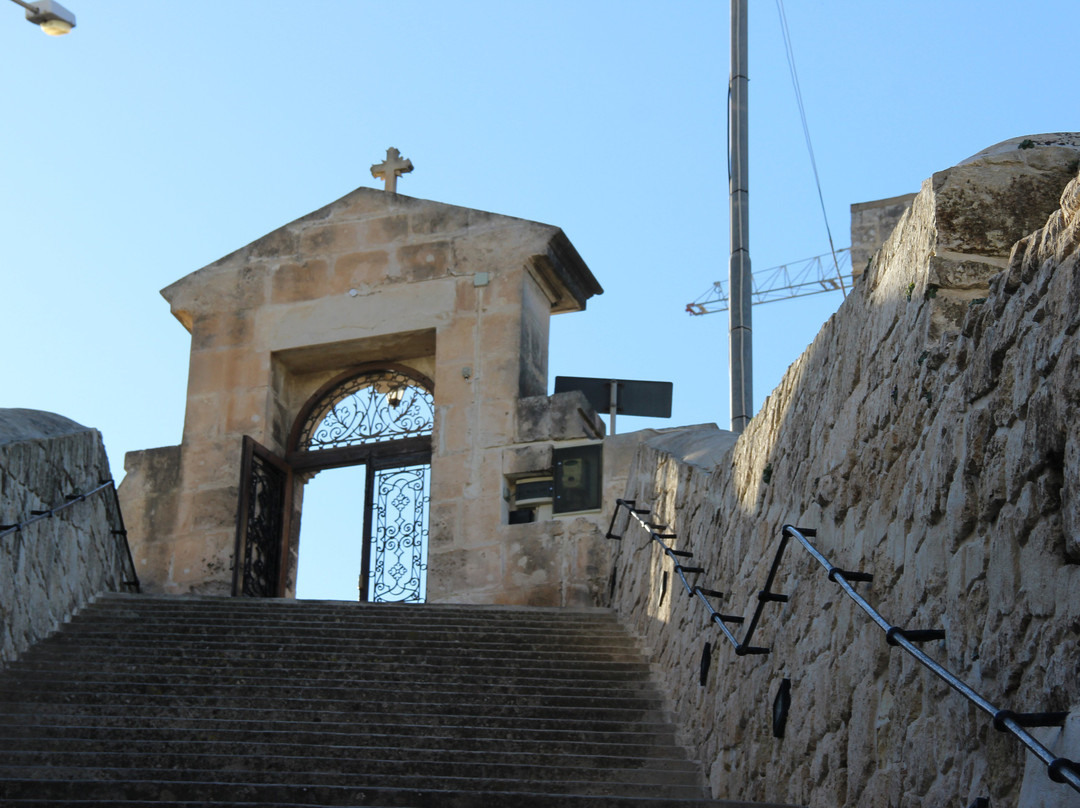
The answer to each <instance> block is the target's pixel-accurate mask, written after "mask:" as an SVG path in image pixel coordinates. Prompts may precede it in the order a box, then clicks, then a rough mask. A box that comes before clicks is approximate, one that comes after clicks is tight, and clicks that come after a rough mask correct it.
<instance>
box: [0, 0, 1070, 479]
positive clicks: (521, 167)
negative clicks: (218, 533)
mask: <svg viewBox="0 0 1080 808" xmlns="http://www.w3.org/2000/svg"><path fill="white" fill-rule="evenodd" d="M66 4H67V5H68V6H69V7H70V8H71V9H72V10H73V11H74V12H75V13H76V15H77V16H78V27H77V28H76V29H75V31H74V32H73V33H71V34H70V35H69V36H66V37H62V38H52V37H47V36H44V35H43V34H41V33H40V32H39V31H38V30H37V29H36V28H34V27H33V26H31V25H30V24H28V23H26V22H25V21H24V20H23V19H22V17H23V12H22V10H21V9H20V8H19V7H18V6H16V5H15V4H13V3H10V2H7V0H0V69H2V70H3V73H4V76H3V94H2V98H3V121H4V125H3V126H2V127H0V245H2V246H0V281H2V282H0V290H2V291H0V300H2V303H3V320H2V322H3V325H4V333H5V335H6V340H5V347H4V349H3V353H2V354H0V406H3V407H32V408H39V409H46V410H52V411H55V412H59V413H62V414H64V415H67V416H68V417H71V418H74V419H75V420H77V421H79V422H81V423H84V424H86V425H89V426H94V427H96V428H98V429H100V430H101V431H102V433H103V435H104V438H105V443H106V446H107V448H108V450H109V452H110V456H111V459H112V464H113V471H114V474H115V475H116V476H118V477H119V476H120V475H122V469H123V455H124V453H125V452H126V451H128V450H132V449H139V448H148V447H153V446H161V445H169V444H175V443H177V442H179V439H180V435H181V429H182V425H183V408H184V395H185V386H186V375H187V352H188V335H187V333H186V332H185V331H184V329H183V328H182V327H181V326H180V324H179V323H178V322H176V321H175V320H174V319H173V318H172V316H171V315H170V314H169V310H168V306H167V304H166V303H165V301H164V300H163V299H162V298H161V297H160V295H159V293H158V290H160V289H161V288H163V287H165V286H166V285H168V284H169V283H171V282H173V281H174V280H176V279H178V278H180V277H182V276H183V275H185V274H187V273H189V272H192V271H194V270H196V269H198V268H199V267H202V266H204V265H206V264H208V263H210V262H212V261H214V260H215V259H217V258H219V257H221V256H222V255H225V254H227V253H229V252H231V251H232V250H234V249H236V248H238V247H240V246H242V245H244V244H246V243H248V242H250V241H252V240H253V239H255V238H258V237H259V236H261V235H263V234H265V233H267V232H269V231H271V230H273V229H275V228H277V227H278V226H280V225H282V224H284V223H286V222H288V221H291V220H292V219H295V218H297V217H299V216H301V215H303V214H305V213H307V212H309V211H311V210H314V209H316V208H319V207H321V206H322V205H324V204H326V203H328V202H330V201H332V200H334V199H337V198H338V197H340V196H342V195H343V194H346V193H348V192H349V191H351V190H352V189H354V188H356V187H359V186H372V187H374V186H376V181H375V180H373V179H372V177H371V176H370V173H369V170H368V169H369V166H370V165H371V164H372V163H374V162H378V161H379V160H381V159H382V157H383V155H384V154H385V151H386V148H387V147H388V146H396V147H398V148H399V149H400V150H401V152H402V154H403V155H404V156H405V157H408V158H410V159H411V160H412V161H413V163H414V165H415V166H416V170H415V171H414V173H412V174H410V175H408V176H406V177H404V178H403V179H402V180H401V182H400V184H399V191H400V192H402V193H404V194H408V195H410V196H416V197H420V198H425V199H433V200H437V201H440V202H446V203H451V204H456V205H463V206H468V207H474V208H480V209H483V210H490V211H495V212H497V213H502V214H507V215H511V216H518V217H522V218H527V219H534V220H538V221H541V222H546V223H550V224H555V225H558V226H560V227H562V228H563V229H564V230H565V232H566V233H567V235H568V236H569V238H570V239H571V241H573V243H574V244H575V245H576V247H577V248H578V251H579V252H580V253H581V255H582V256H583V258H584V259H585V261H586V262H587V263H588V264H589V266H590V267H591V268H592V270H593V272H594V274H595V275H596V276H597V278H598V279H599V280H600V282H601V284H602V285H603V286H604V288H605V290H606V291H605V294H604V295H603V296H601V297H599V298H595V299H594V300H593V301H591V302H590V304H589V308H588V310H587V311H586V312H584V313H580V314H572V315H560V316H558V317H556V318H555V319H554V321H553V326H552V343H551V361H550V368H551V373H552V377H554V375H555V374H559V375H580V376H616V377H621V378H641V379H661V380H667V381H672V382H674V384H675V401H674V415H673V418H672V419H671V421H656V420H649V421H644V420H642V421H638V420H637V419H630V418H625V419H620V423H619V428H620V431H625V430H628V429H631V428H636V427H639V426H646V425H655V426H667V425H676V424H684V423H698V422H705V421H714V422H716V423H718V424H720V425H721V426H726V425H727V423H728V418H729V416H728V389H727V380H726V374H727V337H726V329H727V319H726V317H727V315H726V314H718V315H711V316H707V317H690V316H688V315H687V314H686V313H685V312H684V306H685V304H686V303H687V302H689V301H691V300H693V299H695V298H697V297H698V296H699V295H700V294H701V293H702V292H703V291H705V290H706V289H707V288H708V287H709V285H710V284H711V282H712V281H714V280H716V279H719V278H724V277H726V274H727V256H728V235H727V211H726V205H727V170H726V159H727V158H726V122H725V99H726V87H727V78H728V5H727V3H726V2H695V1H692V0H668V2H663V3H660V2H641V1H640V0H620V1H619V2H611V1H609V0H576V2H564V1H562V0H548V1H547V2H543V3H540V2H530V1H529V0H520V1H519V2H512V3H508V2H475V1H474V0H458V2H455V3H445V2H416V1H410V0H399V1H398V2H393V3H388V2H379V3H375V2H365V1H364V0H353V1H352V2H347V1H346V0H325V2H321V3H318V4H315V3H303V2H297V1H296V0H294V1H293V2H279V1H277V0H261V2H255V0H236V1H235V2H231V3H219V2H207V1H206V0H189V2H184V3H133V2H131V0H127V2H120V0H68V2H67V3H66ZM751 6H752V8H751V16H750V31H751V34H750V104H751V112H750V138H751V141H750V143H751V145H750V155H751V156H750V160H751V165H750V183H751V185H750V188H751V191H750V199H751V256H752V260H753V264H754V267H755V268H758V269H762V268H766V267H771V266H774V265H776V264H780V263H784V262H788V261H791V260H794V259H799V258H803V257H806V256H811V255H815V254H819V253H823V252H826V251H827V249H828V242H827V240H826V236H825V230H824V226H823V224H822V216H821V211H820V208H819V205H818V200H817V195H816V191H815V189H814V186H813V177H812V174H811V170H810V164H809V160H808V157H807V153H806V147H805V144H804V142H803V137H802V131H801V126H800V123H799V118H798V114H797V108H796V104H795V97H794V93H793V91H792V87H791V80H790V77H789V74H788V67H787V62H786V60H785V57H784V51H783V43H782V39H781V33H780V26H779V22H778V14H777V8H776V5H775V3H770V2H760V3H759V2H755V3H751ZM786 10H787V17H788V23H789V28H790V31H791V35H792V42H793V47H794V51H795V56H796V60H797V65H798V68H799V78H800V83H801V86H802V90H803V94H804V103H805V106H806V110H807V115H808V119H809V126H810V130H811V134H812V136H813V139H814V146H815V151H816V155H817V163H818V168H819V171H820V174H821V180H822V186H823V193H824V198H825V202H826V206H827V211H828V216H829V220H830V224H831V226H832V230H833V234H834V237H835V240H836V243H837V246H838V247H840V246H847V244H848V241H849V238H848V228H849V217H848V207H849V205H850V204H851V203H854V202H862V201H867V200H872V199H879V198H883V197H889V196H895V195H898V194H903V193H907V192H909V191H915V190H917V189H918V187H919V184H920V182H921V181H922V180H923V179H925V178H926V177H928V176H930V174H932V173H933V172H934V171H936V170H940V169H943V168H946V167H948V166H950V165H953V164H955V163H956V162H958V161H960V160H962V159H963V158H965V157H967V156H969V155H971V154H973V153H975V152H977V151H979V150H981V149H982V148H984V147H986V146H989V145H991V144H993V143H996V142H998V141H1001V140H1004V139H1007V138H1010V137H1014V136H1018V135H1024V134H1030V133H1038V132H1048V131H1067V130H1076V129H1080V124H1078V121H1077V109H1078V104H1077V96H1076V90H1075V81H1074V80H1073V75H1072V74H1073V72H1074V71H1073V70H1072V69H1071V67H1070V65H1071V64H1072V61H1073V55H1074V46H1075V31H1076V28H1077V22H1078V19H1080V11H1078V10H1077V6H1076V4H1075V0H1068V1H1067V2H1066V0H1060V1H1059V0H1034V1H1033V2H1031V3H1028V4H1027V5H1026V6H1025V7H1024V9H1023V10H1020V8H1019V7H1018V6H1017V5H1016V4H1015V3H1008V4H1007V3H1005V2H997V1H996V0H991V1H990V2H979V3H975V2H967V1H966V0H965V1H964V2H959V1H957V2H949V3H941V2H924V1H923V0H909V2H904V3H883V2H867V1H866V0H860V1H859V2H855V1H854V0H850V1H849V0H831V1H830V2H824V0H805V1H804V2H796V0H789V2H788V4H787V8H786ZM840 302H841V298H840V296H839V295H824V296H819V297H815V298H809V299H806V300H803V301H792V302H784V303H774V304H770V305H767V306H762V307H755V309H754V346H755V396H754V398H755V406H760V404H761V402H762V401H763V400H764V398H765V396H766V395H767V394H768V393H769V391H770V390H771V389H772V388H773V387H774V386H775V385H776V384H777V382H778V381H779V379H780V377H781V376H782V374H783V372H784V370H785V369H786V368H787V366H788V365H789V364H790V363H791V362H792V361H793V360H794V359H795V358H796V357H797V356H798V354H799V353H800V352H801V351H802V350H803V348H805V346H806V345H807V344H808V343H809V342H810V340H811V339H812V338H813V336H814V334H815V333H816V332H817V330H818V328H819V327H820V326H821V324H822V322H824V320H825V319H827V318H828V316H829V315H830V314H831V313H832V312H833V311H834V310H835V308H836V307H837V306H838V305H839V304H840Z"/></svg>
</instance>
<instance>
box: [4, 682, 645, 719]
mask: <svg viewBox="0 0 1080 808" xmlns="http://www.w3.org/2000/svg"><path fill="white" fill-rule="evenodd" d="M52 696H53V693H50V692H38V691H33V692H22V693H18V692H12V691H10V690H8V689H6V688H0V699H3V700H9V699H11V698H12V697H18V698H21V699H22V703H23V704H41V705H56V702H55V701H54V700H52V699H51V698H50V697H52ZM56 696H57V698H58V699H59V700H60V701H63V702H66V703H67V704H71V705H77V708H78V711H79V712H83V711H84V710H85V708H87V706H95V705H97V706H102V705H111V704H122V705H123V706H124V708H125V709H129V708H139V706H144V708H153V709H156V710H158V711H159V712H166V711H173V710H184V711H186V712H187V711H200V710H207V709H215V708H218V706H220V705H222V704H228V705H229V706H231V708H247V709H251V710H261V711H264V712H267V713H276V712H279V711H282V710H294V711H303V710H305V709H308V710H321V711H325V712H336V713H341V714H345V715H353V716H356V718H357V719H360V718H363V719H365V721H366V719H367V718H368V717H375V716H386V718H387V719H391V721H392V719H393V717H394V716H402V717H405V716H432V717H442V718H453V719H459V721H460V719H463V718H468V719H470V721H472V722H474V723H476V724H478V725H481V726H483V725H484V724H485V723H486V722H487V721H489V719H499V718H502V719H507V721H523V722H528V721H548V722H552V721H564V719H572V721H577V722H582V723H585V724H586V725H593V724H603V723H608V724H616V723H623V724H625V723H637V722H645V723H661V722H663V721H664V719H665V718H666V714H665V713H664V712H663V711H662V710H659V709H648V708H635V706H633V705H631V706H626V708H620V706H615V705H612V706H582V708H575V706H558V705H544V704H513V703H507V702H505V701H491V702H483V701H476V700H472V701H463V702H457V701H443V702H437V701H435V702H424V701H418V700H392V699H384V700H369V699H364V698H362V697H356V698H342V699H321V700H319V702H318V703H312V702H311V701H310V700H308V699H305V698H302V697H297V698H279V697H271V698H260V697H242V696H237V697H234V698H222V697H220V696H218V695H213V693H211V695H205V696H184V695H172V693H167V692H165V693H160V695H148V693H147V695H144V693H132V692H117V691H109V692H93V691H67V692H60V693H56Z"/></svg>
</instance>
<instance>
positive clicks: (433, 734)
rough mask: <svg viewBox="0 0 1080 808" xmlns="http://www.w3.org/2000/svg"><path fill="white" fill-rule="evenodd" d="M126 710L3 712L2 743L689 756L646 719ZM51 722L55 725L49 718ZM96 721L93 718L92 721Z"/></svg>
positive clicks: (663, 728) (662, 726)
mask: <svg viewBox="0 0 1080 808" xmlns="http://www.w3.org/2000/svg"><path fill="white" fill-rule="evenodd" d="M139 720H140V719H138V718H133V717H131V716H130V715H128V714H124V715H97V716H83V715H77V716H62V715H61V716H58V715H45V716H43V715H39V714H35V713H22V714H11V715H4V716H0V749H6V748H13V749H31V748H40V747H41V746H42V742H45V743H51V742H52V741H54V740H61V741H62V740H64V739H71V740H73V741H81V740H86V741H89V742H94V743H100V742H106V743H107V742H113V741H115V742H121V743H148V742H163V741H174V742H177V743H183V742H187V741H191V742H194V743H206V742H209V741H213V742H220V743H235V744H243V745H250V744H253V743H303V744H310V745H322V746H334V745H341V746H355V745H358V744H369V745H373V746H381V747H395V748H398V749H407V750H415V751H417V752H420V751H425V752H431V751H439V750H446V749H452V750H461V751H463V752H474V751H491V750H492V749H495V750H496V751H498V752H500V753H519V752H525V753H532V752H535V753H537V754H540V753H543V754H556V755H557V754H565V755H575V756H581V755H592V756H595V757H608V756H610V757H636V758H638V759H643V760H649V761H652V760H684V759H685V753H684V751H683V750H682V749H681V748H680V747H678V746H676V745H675V738H674V733H673V731H672V730H671V727H670V725H667V724H653V725H642V726H641V727H639V728H637V729H635V730H627V729H625V728H623V729H622V731H594V730H588V729H574V728H567V727H565V726H562V725H560V724H559V723H557V722H552V723H551V724H550V725H549V726H548V727H535V726H523V725H521V724H515V725H512V726H509V727H498V726H494V727H493V726H485V727H480V726H476V725H469V724H459V725H447V724H409V723H402V722H395V723H373V722H372V723H369V722H364V723H363V724H357V722H341V723H331V722H315V721H312V722H307V723H301V722H294V723H288V722H283V721H266V720H247V721H236V720H226V721H219V720H213V719H201V718H178V717H175V716H160V717H155V719H154V720H153V723H152V725H146V726H144V725H140V724H138V723H134V722H138V721H139ZM46 722H48V723H46ZM87 722H93V723H87Z"/></svg>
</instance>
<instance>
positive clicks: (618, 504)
mask: <svg viewBox="0 0 1080 808" xmlns="http://www.w3.org/2000/svg"><path fill="white" fill-rule="evenodd" d="M622 508H625V509H626V511H627V512H628V513H629V515H630V517H631V518H633V519H634V520H635V521H637V522H638V524H639V525H641V527H643V528H644V529H645V530H646V531H648V533H649V539H650V541H652V542H655V543H656V544H657V545H659V546H660V548H661V549H662V550H663V552H664V554H665V555H666V556H667V557H668V558H670V559H671V561H672V563H673V564H674V571H675V574H676V575H677V576H678V578H679V580H680V581H682V584H683V586H684V587H685V588H686V592H687V594H688V595H690V597H694V598H697V599H698V600H699V601H700V602H701V603H702V604H703V605H704V606H705V609H706V610H707V611H708V613H709V622H710V623H714V624H715V625H717V626H718V627H719V628H720V632H721V634H722V635H723V636H724V637H725V638H726V639H727V640H728V642H730V643H731V645H732V646H734V648H735V653H736V655H738V656H745V655H748V654H767V653H769V648H767V647H764V646H760V645H753V644H752V641H753V636H754V632H755V631H756V630H757V627H758V623H759V622H760V620H761V615H762V612H763V611H764V608H765V606H766V604H769V603H786V602H787V601H788V599H789V598H788V596H787V595H781V594H778V593H776V592H774V591H773V584H774V582H775V580H776V574H777V571H778V570H779V568H780V562H781V560H782V559H783V556H784V552H785V550H786V549H787V546H788V544H789V543H790V541H791V539H795V540H796V541H798V542H799V543H800V544H801V545H802V546H803V548H804V549H805V550H806V551H807V552H808V553H810V555H811V556H813V557H814V559H815V560H816V561H817V562H818V563H819V564H820V565H821V566H822V567H823V568H824V569H825V573H826V575H827V577H828V579H829V580H830V581H832V582H834V583H835V584H837V585H838V586H839V587H840V588H841V589H842V590H844V593H845V594H846V595H847V596H848V597H849V598H851V599H852V600H853V601H855V604H856V605H857V606H858V607H859V608H860V609H862V610H863V612H865V613H866V615H867V616H868V617H869V618H870V619H871V620H872V621H873V622H874V623H876V624H877V625H878V627H879V628H881V630H882V631H883V632H884V633H885V641H886V642H887V643H888V644H889V645H891V646H898V647H899V648H902V649H903V650H904V651H906V652H907V653H908V654H910V655H911V656H912V657H914V658H915V659H916V660H917V661H918V662H919V663H920V664H921V665H922V666H923V667H925V668H927V669H928V670H929V671H930V672H931V673H933V674H934V675H935V676H937V677H938V678H939V679H942V680H943V681H944V682H945V683H946V684H948V685H949V687H951V688H952V689H953V690H955V691H956V692H957V693H959V694H960V695H962V696H964V697H965V698H966V699H967V700H968V701H970V702H971V703H972V704H974V705H975V706H976V707H978V708H979V709H980V710H982V711H983V712H985V713H986V714H987V715H989V716H990V717H991V719H992V720H993V723H994V727H995V729H997V730H999V731H1002V732H1009V733H1011V734H1012V735H1014V736H1015V737H1016V738H1017V739H1019V741H1020V742H1021V743H1022V744H1024V746H1026V747H1027V748H1028V750H1029V751H1030V752H1031V753H1032V754H1034V755H1035V756H1036V757H1037V758H1039V760H1041V761H1042V762H1043V763H1044V764H1045V765H1046V770H1047V774H1048V775H1049V777H1050V779H1051V780H1053V781H1054V782H1056V783H1064V784H1066V785H1068V786H1070V787H1072V789H1073V790H1075V791H1077V792H1080V764H1077V762H1076V761H1074V760H1070V759H1068V758H1063V757H1057V756H1056V755H1054V753H1053V752H1051V751H1050V750H1049V749H1047V748H1046V746H1044V745H1043V744H1042V742H1040V741H1039V739H1038V738H1036V737H1035V736H1033V735H1032V734H1031V733H1030V732H1028V731H1027V730H1028V728H1030V727H1051V726H1062V725H1063V724H1064V722H1065V719H1066V718H1067V716H1068V713H1064V712H1045V713H1015V712H1013V711H1011V710H1005V709H1000V708H998V707H996V706H995V705H994V704H992V703H991V702H990V701H989V700H987V699H986V698H985V697H984V696H982V695H981V694H980V693H979V692H978V691H976V690H975V689H974V688H973V687H971V686H970V685H968V684H967V683H966V682H964V681H962V680H961V679H960V678H959V677H957V676H956V675H955V674H953V673H952V672H951V671H949V670H948V669H946V668H945V667H944V666H942V665H941V664H940V663H938V662H937V661H935V660H933V659H931V658H930V656H928V655H927V654H926V653H925V652H924V651H923V650H922V649H920V648H919V647H918V643H922V642H928V641H932V640H942V639H944V638H945V632H944V631H943V630H941V629H937V628H929V629H926V628H923V629H911V628H902V627H900V626H896V625H893V624H891V623H890V622H889V621H888V620H886V619H885V618H884V617H882V616H881V614H880V613H879V612H878V611H877V610H876V609H874V607H873V606H871V605H870V604H869V603H868V602H867V601H866V599H865V598H863V597H862V596H861V595H860V594H859V593H858V592H856V591H855V586H854V584H856V583H860V582H867V581H872V580H873V577H874V576H873V575H871V574H870V573H867V572H859V571H855V570H845V569H841V568H840V567H837V566H836V565H834V564H832V563H831V562H830V561H829V560H828V559H827V558H825V556H824V555H823V554H822V553H821V552H820V551H819V550H818V549H817V548H816V547H814V545H813V544H811V543H810V541H809V539H810V538H814V537H816V535H817V531H815V530H811V529H809V528H798V527H794V526H792V525H784V526H783V528H782V530H781V534H780V545H779V547H778V548H777V550H776V555H775V556H773V562H772V566H770V568H769V574H768V576H767V577H766V579H765V586H764V588H763V589H761V590H760V591H759V592H758V593H757V604H756V605H755V607H754V614H753V616H752V617H751V618H750V621H749V622H748V623H747V622H746V621H745V619H744V618H743V617H741V616H738V615H731V614H722V613H721V612H718V611H717V610H716V608H715V607H714V606H713V604H712V600H719V599H722V598H723V597H724V594H723V593H722V592H718V591H716V590H715V589H706V588H705V587H703V586H699V585H697V584H691V583H690V581H689V580H688V579H687V576H688V575H701V574H703V573H704V572H705V569H704V567H699V566H689V565H688V564H686V563H684V562H687V561H689V559H691V558H693V553H692V552H691V551H689V550H686V549H675V548H674V547H672V544H671V543H672V542H673V541H674V539H676V538H677V535H676V534H675V533H673V532H672V531H671V530H670V528H669V527H668V526H667V525H665V524H660V523H657V522H653V521H648V520H647V519H646V518H645V517H648V516H650V515H651V511H650V510H649V509H648V508H639V507H637V503H636V502H635V501H634V500H627V499H618V500H616V501H615V512H614V513H613V514H612V515H611V524H610V525H609V527H608V531H607V538H609V539H616V540H621V539H622V536H620V535H617V534H616V533H615V525H616V522H617V520H618V518H619V512H620V509H622ZM733 625H734V626H739V625H745V630H744V632H743V635H742V638H741V639H739V638H738V637H736V636H735V632H734V631H733V630H732V629H731V628H730V626H733ZM705 647H706V653H705V654H704V655H703V656H702V662H701V683H702V684H704V683H705V677H706V675H707V673H708V654H709V651H710V648H711V646H710V645H709V644H708V643H706V646H705Z"/></svg>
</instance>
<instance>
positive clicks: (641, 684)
mask: <svg viewBox="0 0 1080 808" xmlns="http://www.w3.org/2000/svg"><path fill="white" fill-rule="evenodd" d="M309 672H310V669H309V668H306V667H300V666H293V667H290V668H286V669H275V670H274V672H273V675H267V673H268V672H267V671H266V669H265V668H264V667H262V666H257V665H251V666H248V667H244V668H240V667H238V666H235V665H228V666H226V665H222V666H216V667H215V668H213V669H208V666H206V665H189V666H183V667H182V666H176V665H170V666H153V667H140V666H138V665H130V666H123V667H121V668H119V669H108V668H102V667H99V666H94V667H90V666H88V665H86V664H83V665H80V666H78V667H74V666H72V667H70V668H61V667H58V666H56V665H44V664H41V663H38V664H35V665H26V664H16V665H14V666H12V668H11V669H10V670H9V674H10V676H9V677H4V676H0V684H3V683H4V682H10V683H12V684H13V685H14V684H15V683H19V682H32V683H34V684H35V686H37V687H47V686H49V685H50V684H51V683H57V684H58V683H67V684H78V685H80V686H95V687H100V686H104V685H113V686H118V687H119V686H124V685H126V684H128V683H131V684H138V685H139V686H141V687H151V686H157V687H166V686H169V687H171V686H176V685H217V684H225V685H228V686H244V687H255V688H260V687H275V686H280V685H281V683H282V682H283V681H288V682H293V681H302V680H303V679H302V677H304V676H306V675H308V674H309ZM319 685H320V686H321V687H326V688H349V689H350V691H352V692H355V691H356V689H357V688H358V687H362V688H363V689H365V690H368V691H381V690H399V689H400V688H401V686H402V683H401V678H400V677H398V676H394V675H393V674H391V673H387V672H386V671H383V670H375V671H363V672H359V671H357V670H356V669H355V668H351V667H347V666H342V668H341V669H340V670H329V671H328V670H325V669H323V670H322V672H321V676H320V678H319ZM409 687H410V689H413V690H417V691H425V692H426V691H429V690H438V691H440V692H444V693H484V694H486V695H489V696H490V695H516V694H517V695H520V694H523V693H528V694H531V695H540V696H543V697H545V698H556V699H557V698H560V697H574V698H590V699H600V700H604V699H611V698H619V699H625V698H637V697H651V698H656V691H655V689H654V688H652V687H650V685H649V682H648V681H647V680H646V679H637V680H635V679H631V680H628V681H626V682H619V681H609V682H594V681H585V682H576V681H575V680H574V679H573V678H572V677H569V676H568V677H566V678H562V679H552V678H551V677H545V678H534V677H525V676H516V677H513V676H510V675H508V674H503V675H501V676H498V675H484V674H474V675H463V674H457V673H456V672H453V671H418V670H416V669H413V670H412V671H410V679H409Z"/></svg>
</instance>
